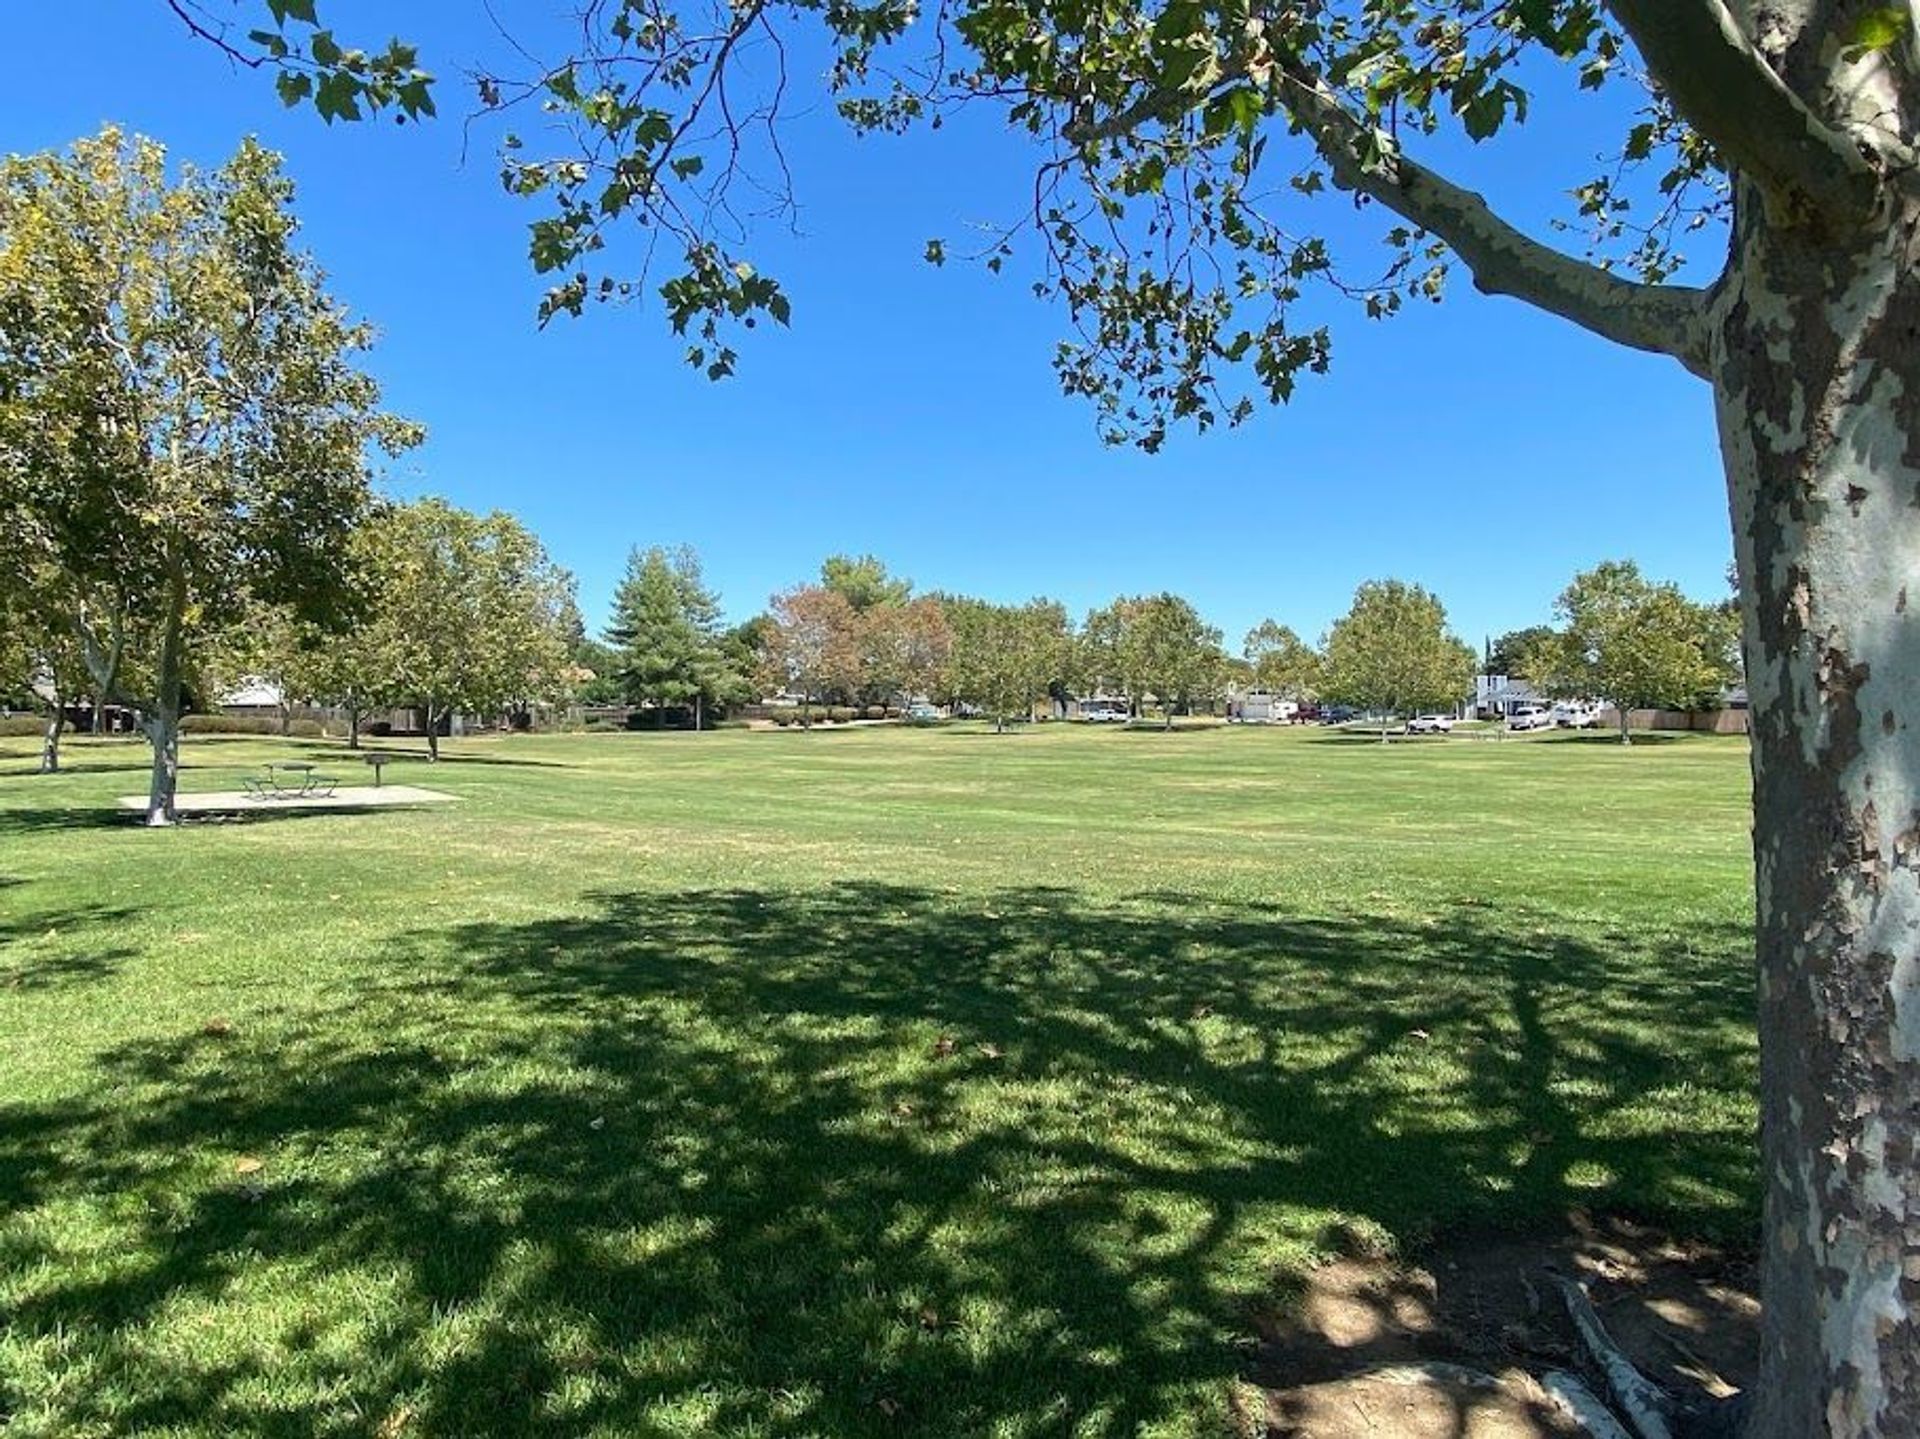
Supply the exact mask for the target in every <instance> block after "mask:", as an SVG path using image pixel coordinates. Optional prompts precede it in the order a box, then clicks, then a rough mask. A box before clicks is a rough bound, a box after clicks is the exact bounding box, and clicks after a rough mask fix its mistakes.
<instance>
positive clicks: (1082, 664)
mask: <svg viewBox="0 0 1920 1439" xmlns="http://www.w3.org/2000/svg"><path fill="white" fill-rule="evenodd" d="M1139 603H1140V602H1139V601H1138V600H1133V599H1117V600H1115V601H1113V603H1111V604H1108V605H1102V606H1101V607H1100V608H1099V609H1097V610H1090V611H1088V612H1087V618H1086V620H1085V621H1084V622H1083V623H1082V624H1081V626H1080V634H1079V637H1078V639H1077V641H1076V646H1075V647H1076V651H1077V661H1076V667H1077V668H1078V669H1079V671H1080V673H1081V674H1082V675H1083V676H1084V677H1085V679H1086V682H1087V687H1088V688H1089V689H1091V690H1094V691H1096V692H1098V693H1101V694H1105V695H1125V696H1126V697H1127V712H1128V713H1129V714H1131V715H1133V716H1135V717H1136V718H1137V717H1138V716H1139V714H1140V694H1141V690H1142V682H1141V679H1140V677H1139V675H1137V674H1135V673H1134V672H1133V670H1132V668H1131V666H1132V665H1133V663H1134V661H1135V660H1136V659H1137V658H1138V655H1137V653H1136V652H1135V651H1134V650H1133V649H1131V648H1130V647H1129V646H1128V643H1127V637H1128V634H1129V627H1130V626H1131V624H1132V621H1133V612H1134V610H1135V609H1136V608H1137V607H1138V605H1139Z"/></svg>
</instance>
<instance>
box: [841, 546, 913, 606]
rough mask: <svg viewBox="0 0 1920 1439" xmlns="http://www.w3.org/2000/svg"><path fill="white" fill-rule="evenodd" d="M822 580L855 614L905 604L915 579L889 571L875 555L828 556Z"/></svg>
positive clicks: (911, 591) (911, 592)
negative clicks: (903, 577)
mask: <svg viewBox="0 0 1920 1439" xmlns="http://www.w3.org/2000/svg"><path fill="white" fill-rule="evenodd" d="M820 583H821V584H822V585H823V586H825V587H826V588H827V589H829V590H832V591H833V592H834V593H835V594H837V595H839V596H840V598H842V599H843V600H845V601H846V602H847V603H848V605H850V606H851V607H852V608H853V611H854V613H856V614H865V613H866V612H867V611H868V610H870V609H873V608H874V607H875V606H878V605H904V604H905V603H906V602H907V600H908V598H909V597H910V596H911V595H912V594H913V581H911V580H906V579H901V578H900V577H899V576H897V575H893V574H890V573H889V572H888V570H887V567H886V565H885V564H884V563H883V562H882V561H881V560H879V559H878V558H876V557H875V556H873V555H860V556H858V557H857V558H856V557H854V556H852V555H828V556H827V558H826V559H825V560H823V561H822V562H821V564H820Z"/></svg>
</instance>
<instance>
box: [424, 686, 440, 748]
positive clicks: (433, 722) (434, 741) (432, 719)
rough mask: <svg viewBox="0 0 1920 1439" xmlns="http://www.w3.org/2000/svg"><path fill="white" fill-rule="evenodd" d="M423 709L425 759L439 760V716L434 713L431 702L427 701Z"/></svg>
mask: <svg viewBox="0 0 1920 1439" xmlns="http://www.w3.org/2000/svg"><path fill="white" fill-rule="evenodd" d="M425 709H426V715H427V758H428V759H429V760H438V759H439V758H440V716H439V714H438V713H437V712H436V711H435V709H434V705H433V701H432V700H428V701H427V703H426V705H425Z"/></svg>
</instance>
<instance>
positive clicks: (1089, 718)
mask: <svg viewBox="0 0 1920 1439" xmlns="http://www.w3.org/2000/svg"><path fill="white" fill-rule="evenodd" d="M1080 718H1081V719H1083V720H1085V721H1086V722H1087V723H1088V724H1125V723H1126V722H1127V721H1128V719H1130V718H1131V716H1130V715H1128V713H1127V707H1126V706H1125V705H1116V704H1106V703H1099V704H1087V705H1081V706H1080Z"/></svg>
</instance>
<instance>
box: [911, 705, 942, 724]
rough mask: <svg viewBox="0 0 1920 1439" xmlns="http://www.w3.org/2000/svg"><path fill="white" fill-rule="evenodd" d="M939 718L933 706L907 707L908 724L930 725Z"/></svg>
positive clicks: (938, 713) (938, 712)
mask: <svg viewBox="0 0 1920 1439" xmlns="http://www.w3.org/2000/svg"><path fill="white" fill-rule="evenodd" d="M939 718H940V711H939V710H938V709H937V708H935V707H934V706H933V705H908V706H907V723H908V724H932V723H933V722H934V721H935V720H937V719H939Z"/></svg>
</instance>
